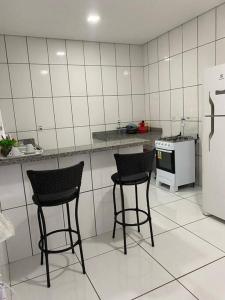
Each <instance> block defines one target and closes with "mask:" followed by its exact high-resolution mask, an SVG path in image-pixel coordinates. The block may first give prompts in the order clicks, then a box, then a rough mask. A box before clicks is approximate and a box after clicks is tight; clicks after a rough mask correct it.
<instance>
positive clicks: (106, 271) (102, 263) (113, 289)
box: [86, 244, 173, 300]
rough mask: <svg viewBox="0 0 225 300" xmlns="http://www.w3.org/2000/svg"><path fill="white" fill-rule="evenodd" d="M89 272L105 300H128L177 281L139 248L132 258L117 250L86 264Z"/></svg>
mask: <svg viewBox="0 0 225 300" xmlns="http://www.w3.org/2000/svg"><path fill="white" fill-rule="evenodd" d="M86 267H87V272H88V274H89V276H90V279H91V281H92V283H93V285H94V286H95V288H96V290H97V292H98V294H99V296H100V298H101V299H102V300H128V299H133V298H135V297H137V296H140V295H142V294H143V293H146V292H148V291H150V290H152V289H154V288H156V287H158V286H160V285H162V284H164V283H166V282H169V281H171V280H172V279H173V278H172V276H170V275H169V274H168V273H167V272H166V271H165V270H164V269H163V268H162V267H161V266H160V265H159V264H158V263H157V262H155V261H154V260H153V259H152V258H151V257H150V256H149V255H148V254H147V253H146V252H145V251H144V250H143V249H141V247H139V246H138V245H137V244H135V245H132V246H129V248H128V254H127V255H124V254H123V252H121V251H119V250H115V251H112V252H109V253H106V254H103V255H101V256H98V257H96V258H93V259H90V260H87V261H86Z"/></svg>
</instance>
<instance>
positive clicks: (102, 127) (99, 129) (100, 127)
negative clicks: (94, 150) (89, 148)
mask: <svg viewBox="0 0 225 300" xmlns="http://www.w3.org/2000/svg"><path fill="white" fill-rule="evenodd" d="M105 129H106V125H105V124H104V125H92V126H90V130H91V142H92V143H94V139H93V137H92V134H93V133H94V132H102V131H105Z"/></svg>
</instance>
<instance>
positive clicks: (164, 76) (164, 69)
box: [150, 60, 170, 91]
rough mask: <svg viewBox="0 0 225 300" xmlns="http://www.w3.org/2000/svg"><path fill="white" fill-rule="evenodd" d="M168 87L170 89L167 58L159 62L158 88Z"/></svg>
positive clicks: (166, 88)
mask: <svg viewBox="0 0 225 300" xmlns="http://www.w3.org/2000/svg"><path fill="white" fill-rule="evenodd" d="M150 84H151V82H150ZM169 89H170V62H169V60H163V61H160V62H159V90H160V91H164V90H169Z"/></svg>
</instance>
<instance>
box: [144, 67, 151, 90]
mask: <svg viewBox="0 0 225 300" xmlns="http://www.w3.org/2000/svg"><path fill="white" fill-rule="evenodd" d="M148 73H149V72H148V66H146V67H144V92H145V93H146V94H147V93H149V92H150V89H149V74H148Z"/></svg>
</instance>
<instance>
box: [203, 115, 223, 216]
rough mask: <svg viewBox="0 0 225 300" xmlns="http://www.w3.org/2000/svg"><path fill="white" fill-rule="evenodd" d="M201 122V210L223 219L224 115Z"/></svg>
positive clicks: (207, 118) (206, 118) (205, 118)
mask: <svg viewBox="0 0 225 300" xmlns="http://www.w3.org/2000/svg"><path fill="white" fill-rule="evenodd" d="M203 122H204V124H203V125H204V127H203V153H202V158H203V172H202V174H203V210H204V212H205V213H209V214H212V215H215V216H217V217H219V218H222V219H224V220H225V135H224V132H225V117H215V118H214V132H213V131H212V127H211V125H212V121H211V118H210V117H204V120H203ZM212 132H213V133H212Z"/></svg>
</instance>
